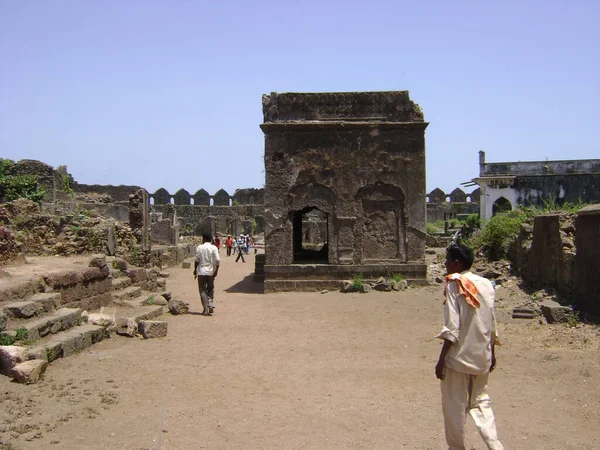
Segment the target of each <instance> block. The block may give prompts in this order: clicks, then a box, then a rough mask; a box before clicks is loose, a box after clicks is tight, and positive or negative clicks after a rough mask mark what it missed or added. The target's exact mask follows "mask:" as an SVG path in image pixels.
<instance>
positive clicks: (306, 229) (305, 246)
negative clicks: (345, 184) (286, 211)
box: [292, 207, 329, 264]
mask: <svg viewBox="0 0 600 450" xmlns="http://www.w3.org/2000/svg"><path fill="white" fill-rule="evenodd" d="M292 224H293V231H292V234H293V249H294V263H316V264H329V242H328V236H329V224H328V215H327V213H324V212H323V211H321V210H320V209H318V208H314V207H307V208H304V209H302V210H301V211H295V212H294V213H293V215H292Z"/></svg>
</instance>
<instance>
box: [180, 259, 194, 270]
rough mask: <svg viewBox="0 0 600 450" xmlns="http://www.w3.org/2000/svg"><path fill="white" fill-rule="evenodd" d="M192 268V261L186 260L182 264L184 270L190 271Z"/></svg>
mask: <svg viewBox="0 0 600 450" xmlns="http://www.w3.org/2000/svg"><path fill="white" fill-rule="evenodd" d="M191 267H192V261H190V260H185V261H183V262H182V263H181V268H182V269H190V268H191Z"/></svg>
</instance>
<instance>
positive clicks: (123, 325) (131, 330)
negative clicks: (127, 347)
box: [114, 317, 138, 337]
mask: <svg viewBox="0 0 600 450" xmlns="http://www.w3.org/2000/svg"><path fill="white" fill-rule="evenodd" d="M114 330H115V332H116V333H117V334H119V335H121V336H129V337H134V336H135V335H136V334H137V331H138V325H137V323H136V322H135V320H134V319H132V318H131V317H119V318H118V319H117V321H116V322H115V325H114Z"/></svg>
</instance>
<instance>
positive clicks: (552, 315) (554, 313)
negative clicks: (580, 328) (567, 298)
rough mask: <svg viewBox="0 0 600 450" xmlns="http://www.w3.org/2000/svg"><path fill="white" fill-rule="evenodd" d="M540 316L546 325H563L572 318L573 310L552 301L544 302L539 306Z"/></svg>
mask: <svg viewBox="0 0 600 450" xmlns="http://www.w3.org/2000/svg"><path fill="white" fill-rule="evenodd" d="M541 308H542V314H543V315H544V317H545V318H546V320H547V321H548V323H564V322H568V321H569V318H570V317H573V310H572V309H571V308H569V307H568V306H562V305H561V304H560V303H558V302H555V301H554V300H544V301H543V302H542V304H541Z"/></svg>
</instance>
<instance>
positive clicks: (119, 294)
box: [112, 286, 142, 301]
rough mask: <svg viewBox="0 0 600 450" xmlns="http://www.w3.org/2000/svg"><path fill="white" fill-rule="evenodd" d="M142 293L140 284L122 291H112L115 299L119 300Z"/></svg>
mask: <svg viewBox="0 0 600 450" xmlns="http://www.w3.org/2000/svg"><path fill="white" fill-rule="evenodd" d="M141 293H142V288H141V287H139V286H129V287H126V288H125V289H122V290H120V291H116V292H113V293H112V296H113V299H114V300H117V301H120V300H121V301H122V300H127V299H130V298H134V297H138V296H139V295H140V294H141Z"/></svg>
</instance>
